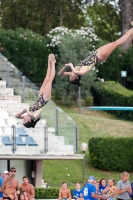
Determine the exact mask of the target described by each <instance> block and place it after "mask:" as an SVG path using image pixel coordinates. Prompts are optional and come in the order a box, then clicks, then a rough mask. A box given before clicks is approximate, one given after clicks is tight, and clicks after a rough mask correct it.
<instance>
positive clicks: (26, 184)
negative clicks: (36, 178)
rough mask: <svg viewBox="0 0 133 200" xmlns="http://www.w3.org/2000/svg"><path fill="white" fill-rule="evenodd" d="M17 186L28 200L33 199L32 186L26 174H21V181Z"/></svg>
mask: <svg viewBox="0 0 133 200" xmlns="http://www.w3.org/2000/svg"><path fill="white" fill-rule="evenodd" d="M19 188H20V189H21V190H22V191H25V192H26V193H27V197H28V200H35V199H34V198H35V191H34V187H33V185H32V184H30V183H29V179H28V177H27V176H23V183H22V184H21V185H20V186H19Z"/></svg>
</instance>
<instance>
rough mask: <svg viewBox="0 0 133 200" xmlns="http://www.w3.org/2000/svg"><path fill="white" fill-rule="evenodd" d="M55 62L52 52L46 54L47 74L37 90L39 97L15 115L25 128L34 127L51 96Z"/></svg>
mask: <svg viewBox="0 0 133 200" xmlns="http://www.w3.org/2000/svg"><path fill="white" fill-rule="evenodd" d="M55 63H56V60H55V56H54V54H50V55H49V56H48V69H47V74H46V77H45V79H44V81H43V84H42V86H41V88H40V91H39V99H38V100H37V102H36V103H35V104H34V105H33V106H32V107H31V108H30V110H29V111H28V110H26V109H24V110H23V111H21V112H19V113H17V114H16V115H15V117H16V118H19V119H23V125H24V126H25V127H26V128H31V127H32V128H34V127H35V125H36V123H37V122H38V121H39V120H40V116H41V111H42V109H43V107H44V106H45V105H46V104H47V103H48V101H49V100H50V98H51V89H52V81H53V79H54V77H55Z"/></svg>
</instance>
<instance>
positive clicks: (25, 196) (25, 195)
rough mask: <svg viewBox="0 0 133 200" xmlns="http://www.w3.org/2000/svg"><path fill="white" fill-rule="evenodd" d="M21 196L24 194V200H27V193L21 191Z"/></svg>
mask: <svg viewBox="0 0 133 200" xmlns="http://www.w3.org/2000/svg"><path fill="white" fill-rule="evenodd" d="M23 194H24V198H25V200H28V197H27V192H25V191H23Z"/></svg>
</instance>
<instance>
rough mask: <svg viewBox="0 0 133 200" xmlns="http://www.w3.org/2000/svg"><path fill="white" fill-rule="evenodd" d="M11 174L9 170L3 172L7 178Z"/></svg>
mask: <svg viewBox="0 0 133 200" xmlns="http://www.w3.org/2000/svg"><path fill="white" fill-rule="evenodd" d="M8 176H9V172H8V171H7V170H5V171H4V172H3V179H5V178H7V177H8Z"/></svg>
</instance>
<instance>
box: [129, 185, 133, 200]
mask: <svg viewBox="0 0 133 200" xmlns="http://www.w3.org/2000/svg"><path fill="white" fill-rule="evenodd" d="M131 191H132V192H131V194H129V195H130V197H131V199H132V200H133V182H132V183H131Z"/></svg>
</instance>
